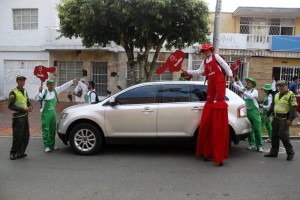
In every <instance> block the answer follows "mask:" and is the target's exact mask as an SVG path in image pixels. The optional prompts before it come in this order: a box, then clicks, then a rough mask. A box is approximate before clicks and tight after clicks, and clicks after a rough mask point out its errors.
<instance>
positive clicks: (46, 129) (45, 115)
mask: <svg viewBox="0 0 300 200" xmlns="http://www.w3.org/2000/svg"><path fill="white" fill-rule="evenodd" d="M72 84H73V81H69V82H67V83H65V84H63V85H62V86H59V87H56V88H55V89H54V91H49V90H48V88H47V89H44V90H43V91H42V92H38V93H37V94H36V96H35V98H34V99H35V100H39V101H42V107H41V109H40V112H41V113H42V114H41V121H42V132H43V144H44V148H45V149H46V148H49V149H53V148H54V145H55V132H56V101H57V95H58V94H59V93H61V92H62V91H64V90H66V89H67V88H69V87H70V86H71V85H72Z"/></svg>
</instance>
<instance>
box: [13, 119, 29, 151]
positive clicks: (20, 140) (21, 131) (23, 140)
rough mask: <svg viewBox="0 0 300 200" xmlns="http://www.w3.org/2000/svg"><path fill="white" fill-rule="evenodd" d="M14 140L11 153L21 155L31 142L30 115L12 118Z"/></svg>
mask: <svg viewBox="0 0 300 200" xmlns="http://www.w3.org/2000/svg"><path fill="white" fill-rule="evenodd" d="M12 129H13V141H12V147H11V150H10V153H12V154H17V156H21V155H23V154H24V153H25V151H26V148H27V145H28V142H29V123H28V115H26V116H23V117H17V118H13V119H12Z"/></svg>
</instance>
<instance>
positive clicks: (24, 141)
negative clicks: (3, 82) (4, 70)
mask: <svg viewBox="0 0 300 200" xmlns="http://www.w3.org/2000/svg"><path fill="white" fill-rule="evenodd" d="M30 106H31V103H30V100H29V98H28V94H27V91H26V90H25V89H24V88H19V87H17V88H15V89H13V90H12V91H11V92H10V93H9V102H8V108H9V109H10V110H13V111H14V113H13V118H12V130H13V141H12V147H11V150H10V153H11V154H14V155H16V156H17V157H20V156H22V155H24V154H25V151H26V148H27V145H28V142H29V136H30V134H29V122H28V112H25V111H24V109H25V108H28V107H30Z"/></svg>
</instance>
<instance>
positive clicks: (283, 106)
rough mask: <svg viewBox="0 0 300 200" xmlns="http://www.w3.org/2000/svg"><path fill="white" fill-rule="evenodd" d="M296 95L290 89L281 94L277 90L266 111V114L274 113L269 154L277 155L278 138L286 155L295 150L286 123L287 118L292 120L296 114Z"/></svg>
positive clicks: (291, 153)
mask: <svg viewBox="0 0 300 200" xmlns="http://www.w3.org/2000/svg"><path fill="white" fill-rule="evenodd" d="M296 107H297V102H296V97H295V94H294V93H293V92H291V91H286V92H285V93H283V94H281V93H280V92H278V93H277V94H276V95H275V97H274V101H273V102H272V104H271V107H270V109H269V111H268V113H267V116H270V115H271V114H274V118H273V121H272V147H271V150H270V155H273V156H277V154H278V151H279V140H281V141H282V144H283V146H284V148H285V150H286V153H287V155H293V154H294V153H295V152H294V150H293V146H292V144H291V142H290V137H289V126H288V125H287V124H286V122H287V120H289V121H293V120H294V119H295V116H296Z"/></svg>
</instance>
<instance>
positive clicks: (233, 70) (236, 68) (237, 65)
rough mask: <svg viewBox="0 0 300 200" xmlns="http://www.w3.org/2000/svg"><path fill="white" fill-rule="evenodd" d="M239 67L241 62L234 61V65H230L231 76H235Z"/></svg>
mask: <svg viewBox="0 0 300 200" xmlns="http://www.w3.org/2000/svg"><path fill="white" fill-rule="evenodd" d="M240 66H241V61H240V60H236V61H235V62H234V63H232V64H231V65H230V69H231V71H232V74H235V73H236V72H237V70H238V68H239V67H240Z"/></svg>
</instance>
